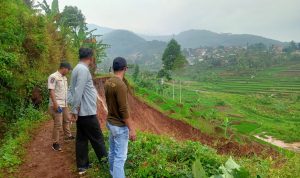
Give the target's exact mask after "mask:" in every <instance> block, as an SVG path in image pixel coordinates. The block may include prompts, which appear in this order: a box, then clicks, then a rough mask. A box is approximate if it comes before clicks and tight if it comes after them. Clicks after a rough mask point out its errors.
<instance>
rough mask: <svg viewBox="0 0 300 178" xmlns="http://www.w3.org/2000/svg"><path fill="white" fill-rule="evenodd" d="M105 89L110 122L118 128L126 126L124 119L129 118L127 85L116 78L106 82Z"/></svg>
mask: <svg viewBox="0 0 300 178" xmlns="http://www.w3.org/2000/svg"><path fill="white" fill-rule="evenodd" d="M104 89H105V97H106V103H107V107H108V116H107V120H108V122H109V123H110V124H112V125H116V126H125V122H124V119H127V118H128V117H129V112H128V101H127V86H126V84H125V83H124V82H123V81H122V80H121V79H120V78H118V77H115V76H114V77H112V78H110V79H108V80H107V81H106V83H105V86H104Z"/></svg>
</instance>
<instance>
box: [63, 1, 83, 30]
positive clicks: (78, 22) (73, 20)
mask: <svg viewBox="0 0 300 178" xmlns="http://www.w3.org/2000/svg"><path fill="white" fill-rule="evenodd" d="M61 24H63V25H64V26H66V27H69V28H70V29H71V30H72V32H73V33H75V34H78V33H79V32H80V30H84V31H85V30H86V29H87V27H86V23H85V17H84V15H83V14H82V12H81V10H79V9H78V8H77V7H76V6H65V8H64V10H63V12H62V13H61Z"/></svg>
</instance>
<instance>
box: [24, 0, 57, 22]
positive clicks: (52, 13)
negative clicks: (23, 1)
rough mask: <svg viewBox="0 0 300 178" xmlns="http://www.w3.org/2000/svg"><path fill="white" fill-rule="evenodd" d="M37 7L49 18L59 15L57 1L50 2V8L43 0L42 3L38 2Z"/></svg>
mask: <svg viewBox="0 0 300 178" xmlns="http://www.w3.org/2000/svg"><path fill="white" fill-rule="evenodd" d="M27 1H29V0H27ZM37 7H40V8H41V9H42V10H44V12H45V14H46V15H47V16H48V17H49V18H54V17H56V16H57V15H58V14H59V7H58V0H53V1H52V4H51V8H50V5H49V4H48V3H47V1H46V0H43V2H38V5H37Z"/></svg>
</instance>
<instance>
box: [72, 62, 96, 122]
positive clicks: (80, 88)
mask: <svg viewBox="0 0 300 178" xmlns="http://www.w3.org/2000/svg"><path fill="white" fill-rule="evenodd" d="M71 93H72V96H73V100H72V113H77V109H78V107H80V112H79V116H87V115H96V110H97V91H96V89H95V87H94V84H93V79H92V76H91V73H90V71H89V69H88V67H87V66H86V65H85V64H82V63H79V64H77V66H76V67H75V68H74V70H73V71H72V78H71Z"/></svg>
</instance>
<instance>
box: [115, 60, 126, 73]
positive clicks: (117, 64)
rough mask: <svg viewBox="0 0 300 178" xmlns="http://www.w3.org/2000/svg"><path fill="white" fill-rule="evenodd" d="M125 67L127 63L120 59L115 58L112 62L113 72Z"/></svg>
mask: <svg viewBox="0 0 300 178" xmlns="http://www.w3.org/2000/svg"><path fill="white" fill-rule="evenodd" d="M125 67H127V62H126V60H125V59H124V58H122V57H116V58H115V59H114V62H113V69H114V71H120V70H123V69H124V68H125Z"/></svg>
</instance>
